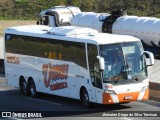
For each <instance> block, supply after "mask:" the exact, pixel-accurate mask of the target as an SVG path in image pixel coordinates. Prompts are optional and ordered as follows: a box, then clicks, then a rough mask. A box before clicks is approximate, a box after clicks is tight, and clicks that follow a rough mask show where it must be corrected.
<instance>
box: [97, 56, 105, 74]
mask: <svg viewBox="0 0 160 120" xmlns="http://www.w3.org/2000/svg"><path fill="white" fill-rule="evenodd" d="M97 59H98V60H99V67H100V70H102V71H104V70H105V61H104V58H103V57H100V56H97Z"/></svg>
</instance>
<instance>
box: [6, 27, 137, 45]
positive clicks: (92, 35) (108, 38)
mask: <svg viewBox="0 0 160 120" xmlns="http://www.w3.org/2000/svg"><path fill="white" fill-rule="evenodd" d="M7 33H9V34H16V35H25V36H34V37H41V38H51V39H59V40H67V41H75V42H83V43H93V44H113V43H120V42H132V41H139V39H138V38H135V37H132V36H128V35H115V34H108V33H98V32H97V31H96V30H93V29H90V28H82V27H75V26H63V27H54V28H52V27H48V26H44V25H25V26H16V27H9V28H7V29H6V30H5V34H7Z"/></svg>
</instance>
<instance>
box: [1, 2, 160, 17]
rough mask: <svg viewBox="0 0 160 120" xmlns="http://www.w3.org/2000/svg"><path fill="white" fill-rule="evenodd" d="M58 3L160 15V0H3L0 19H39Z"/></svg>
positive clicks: (98, 10)
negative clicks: (40, 14) (43, 11)
mask: <svg viewBox="0 0 160 120" xmlns="http://www.w3.org/2000/svg"><path fill="white" fill-rule="evenodd" d="M58 5H67V6H70V5H71V6H78V7H80V9H81V10H82V11H93V12H103V13H110V11H111V10H115V9H124V10H127V12H128V14H129V15H137V16H154V17H160V0H1V1H0V19H3V18H5V19H6V18H7V19H37V17H38V14H39V13H40V12H41V11H42V10H45V9H48V8H51V7H53V6H58Z"/></svg>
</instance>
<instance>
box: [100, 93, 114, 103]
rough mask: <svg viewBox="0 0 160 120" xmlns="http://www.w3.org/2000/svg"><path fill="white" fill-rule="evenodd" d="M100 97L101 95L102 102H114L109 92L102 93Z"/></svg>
mask: <svg viewBox="0 0 160 120" xmlns="http://www.w3.org/2000/svg"><path fill="white" fill-rule="evenodd" d="M102 97H103V101H102V102H103V104H113V103H114V102H113V99H112V97H111V95H110V94H108V93H103V96H102Z"/></svg>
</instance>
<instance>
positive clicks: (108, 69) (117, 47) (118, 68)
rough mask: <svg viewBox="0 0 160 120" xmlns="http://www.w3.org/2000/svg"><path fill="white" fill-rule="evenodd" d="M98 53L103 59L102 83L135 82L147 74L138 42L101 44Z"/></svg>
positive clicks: (144, 77)
mask: <svg viewBox="0 0 160 120" xmlns="http://www.w3.org/2000/svg"><path fill="white" fill-rule="evenodd" d="M100 55H101V56H102V57H103V58H104V60H105V70H104V71H103V73H102V76H103V82H104V83H108V82H114V83H124V82H125V83H126V82H127V83H128V82H136V81H142V80H144V79H146V78H147V76H148V74H147V67H146V62H145V56H144V55H143V49H142V45H141V43H140V42H129V43H119V44H112V45H101V46H100Z"/></svg>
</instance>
